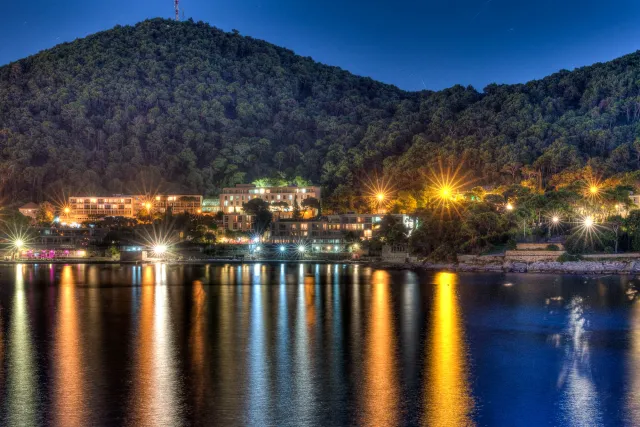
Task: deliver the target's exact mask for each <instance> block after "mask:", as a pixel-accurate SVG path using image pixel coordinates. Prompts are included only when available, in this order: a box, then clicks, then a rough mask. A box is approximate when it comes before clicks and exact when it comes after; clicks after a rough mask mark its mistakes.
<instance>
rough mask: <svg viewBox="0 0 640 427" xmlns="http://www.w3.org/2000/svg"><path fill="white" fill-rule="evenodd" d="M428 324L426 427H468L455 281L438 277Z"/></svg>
mask: <svg viewBox="0 0 640 427" xmlns="http://www.w3.org/2000/svg"><path fill="white" fill-rule="evenodd" d="M434 286H435V297H434V303H433V315H432V321H431V328H432V329H431V346H430V347H431V351H430V352H429V353H428V359H429V360H428V361H427V366H428V372H429V375H428V376H427V378H428V380H427V381H425V388H426V393H425V395H426V396H425V405H426V408H427V411H426V418H425V419H424V422H423V424H424V425H429V426H468V425H472V424H473V422H472V420H471V411H472V409H473V405H474V402H473V398H472V396H471V390H470V384H469V380H468V373H467V360H466V358H467V354H466V348H465V343H464V330H463V324H462V319H461V318H460V308H459V305H458V296H457V293H456V286H457V277H456V275H455V274H452V273H438V274H437V275H436V277H435V283H434Z"/></svg>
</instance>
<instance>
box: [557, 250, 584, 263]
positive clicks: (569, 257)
mask: <svg viewBox="0 0 640 427" xmlns="http://www.w3.org/2000/svg"><path fill="white" fill-rule="evenodd" d="M581 259H582V257H581V256H580V255H571V254H569V253H566V252H565V253H563V254H562V255H560V256H559V257H558V259H556V261H558V262H571V261H580V260H581Z"/></svg>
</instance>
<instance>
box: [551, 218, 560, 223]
mask: <svg viewBox="0 0 640 427" xmlns="http://www.w3.org/2000/svg"><path fill="white" fill-rule="evenodd" d="M551 221H552V222H553V223H554V224H557V223H559V222H560V218H558V217H557V216H554V217H553V218H551Z"/></svg>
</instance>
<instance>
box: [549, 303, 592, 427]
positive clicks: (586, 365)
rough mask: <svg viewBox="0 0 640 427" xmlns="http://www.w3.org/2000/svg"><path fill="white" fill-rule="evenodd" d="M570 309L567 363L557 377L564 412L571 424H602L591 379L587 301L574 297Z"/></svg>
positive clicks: (566, 351)
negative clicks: (586, 313)
mask: <svg viewBox="0 0 640 427" xmlns="http://www.w3.org/2000/svg"><path fill="white" fill-rule="evenodd" d="M567 308H568V309H569V325H568V328H567V339H568V342H567V346H566V350H565V360H564V364H563V367H562V371H561V372H560V376H559V377H558V387H559V388H564V393H563V394H564V397H563V403H562V409H563V410H564V411H565V417H566V422H567V424H568V425H575V426H587V425H601V424H602V414H601V411H600V408H599V405H598V400H599V399H598V394H597V391H596V387H595V384H594V383H593V380H592V378H591V361H590V357H589V340H588V337H587V334H586V329H585V326H586V319H585V317H584V301H583V299H582V298H581V297H575V298H574V299H573V300H572V301H571V303H570V304H569V305H568V307H567Z"/></svg>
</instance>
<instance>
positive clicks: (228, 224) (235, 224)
mask: <svg viewBox="0 0 640 427" xmlns="http://www.w3.org/2000/svg"><path fill="white" fill-rule="evenodd" d="M222 224H223V227H224V229H225V230H231V231H244V232H249V231H252V230H253V215H245V214H224V215H223V217H222Z"/></svg>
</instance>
